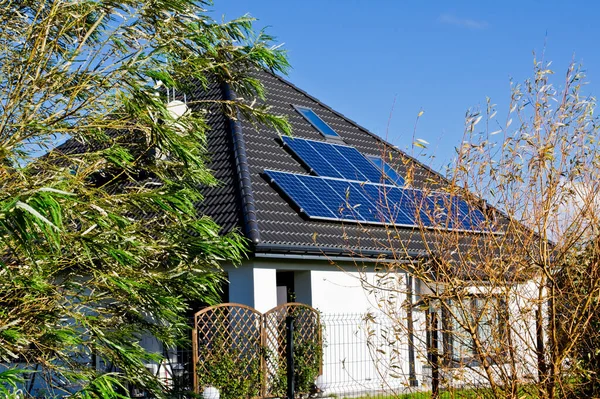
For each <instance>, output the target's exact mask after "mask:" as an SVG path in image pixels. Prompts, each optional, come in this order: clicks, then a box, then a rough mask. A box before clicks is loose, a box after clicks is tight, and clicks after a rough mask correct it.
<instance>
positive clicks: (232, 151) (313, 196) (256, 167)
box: [188, 71, 535, 394]
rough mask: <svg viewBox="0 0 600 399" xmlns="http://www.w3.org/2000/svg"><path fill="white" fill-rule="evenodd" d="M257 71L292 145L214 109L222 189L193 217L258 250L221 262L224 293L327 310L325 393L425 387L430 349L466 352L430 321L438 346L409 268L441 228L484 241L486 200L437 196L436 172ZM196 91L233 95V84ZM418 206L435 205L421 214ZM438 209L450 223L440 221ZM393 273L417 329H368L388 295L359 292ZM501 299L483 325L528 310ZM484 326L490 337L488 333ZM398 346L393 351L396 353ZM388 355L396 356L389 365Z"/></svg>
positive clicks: (247, 300) (421, 287)
mask: <svg viewBox="0 0 600 399" xmlns="http://www.w3.org/2000/svg"><path fill="white" fill-rule="evenodd" d="M258 77H259V78H260V79H261V81H262V83H263V85H264V86H265V90H266V93H267V100H266V102H267V105H268V106H270V107H271V112H273V113H275V114H280V115H285V116H287V117H288V119H289V121H290V123H291V125H292V128H293V137H287V136H286V137H282V136H280V135H279V134H278V133H277V132H276V131H275V130H273V129H269V128H265V127H264V126H256V125H255V124H253V123H251V122H248V121H245V120H243V118H239V119H238V120H235V121H231V120H227V119H226V118H225V117H224V116H223V115H222V114H221V113H219V112H213V114H211V115H210V118H209V124H210V125H211V127H212V130H211V131H210V133H209V138H208V151H209V153H210V156H211V157H212V163H211V164H210V167H211V169H212V170H213V171H214V174H215V176H216V177H217V179H219V181H221V182H222V184H221V185H219V186H217V187H213V188H209V189H207V190H206V191H205V200H204V202H203V203H202V204H201V205H200V208H199V211H200V212H201V213H203V214H208V215H210V216H211V217H212V218H214V220H215V221H216V222H217V223H218V224H220V225H221V226H222V228H223V231H231V230H234V229H238V230H239V231H241V232H242V233H243V234H244V235H245V237H246V238H247V239H248V241H249V243H250V248H251V252H250V254H249V257H248V259H247V260H246V261H244V262H243V264H242V265H240V266H238V267H232V266H227V265H226V266H225V269H226V271H227V273H228V279H229V286H228V287H227V298H224V299H225V300H226V301H228V302H234V303H240V304H244V305H247V306H250V307H253V308H255V309H257V310H258V311H260V312H266V311H267V310H269V309H271V308H274V307H276V306H277V305H280V304H282V303H285V302H288V301H296V302H301V303H305V304H308V305H310V306H312V307H314V308H316V309H318V310H319V311H320V312H322V314H323V320H324V322H325V331H326V333H327V335H328V338H327V339H326V340H327V349H326V352H325V359H324V369H323V375H322V376H321V377H320V379H319V382H318V385H319V387H320V388H321V389H322V390H323V391H325V393H336V394H345V393H352V392H353V393H356V392H373V391H378V390H386V389H396V388H407V387H408V388H410V389H429V388H430V387H431V384H432V371H431V367H430V363H431V362H430V360H431V359H428V355H429V354H430V352H431V351H430V350H429V349H430V348H431V345H435V346H437V347H438V349H439V351H440V352H444V353H445V355H444V356H446V357H447V358H448V359H459V358H460V359H463V358H466V357H468V356H466V355H465V353H466V352H469V348H468V345H466V344H465V343H464V342H463V341H462V340H461V339H460V338H458V336H454V338H453V334H449V333H448V330H449V329H450V327H448V326H447V324H448V323H446V322H444V323H441V322H440V321H438V322H436V324H437V323H440V324H439V328H440V330H441V329H442V324H443V325H444V326H445V327H444V333H443V334H440V336H439V337H437V338H436V339H437V341H435V342H434V343H433V344H432V342H431V340H432V336H431V334H430V332H431V330H432V327H431V319H430V318H429V316H428V315H429V314H431V312H432V310H431V309H428V308H427V307H426V306H425V307H423V306H419V303H421V304H422V303H423V301H422V299H423V297H424V295H425V294H426V293H427V290H428V288H427V287H426V284H422V283H423V282H422V281H420V280H419V278H413V276H412V275H411V274H410V273H409V272H408V271H409V270H410V268H411V266H410V264H411V262H418V261H421V260H426V259H427V258H428V257H429V256H430V255H431V249H430V248H428V247H429V246H430V245H429V244H430V243H431V242H435V241H439V240H440V235H441V234H444V232H443V231H440V230H446V231H456V232H464V233H465V234H464V235H465V236H470V237H472V236H476V235H477V234H478V233H481V232H482V231H483V230H485V229H486V228H487V227H483V226H485V223H486V219H487V217H488V216H489V210H486V209H485V203H484V202H481V201H475V202H474V204H475V205H473V202H470V203H467V202H466V200H465V199H463V198H461V197H460V196H455V197H452V198H450V197H448V196H447V195H446V194H442V193H441V192H442V191H443V189H444V187H445V186H446V185H448V182H447V181H446V180H445V179H444V178H442V177H441V176H440V175H438V174H437V173H435V172H434V171H432V170H430V169H429V168H428V167H426V166H424V165H422V164H421V163H419V162H418V161H417V160H415V159H413V158H411V157H410V156H408V155H407V154H405V153H403V152H402V151H399V150H398V149H397V148H395V147H393V146H392V145H390V144H389V143H386V142H385V141H384V140H382V139H381V138H380V137H378V136H376V135H374V134H372V133H370V132H369V131H368V130H366V129H364V128H362V127H361V126H360V125H358V124H357V123H355V122H353V121H352V120H350V119H349V118H347V117H345V116H344V115H342V114H340V113H339V112H337V111H335V110H333V109H331V108H330V107H328V106H326V105H325V104H323V103H322V102H320V101H319V100H317V99H316V98H314V97H312V96H311V95H310V94H308V93H306V92H304V91H303V90H301V89H300V88H298V87H296V86H294V85H293V84H291V83H290V82H288V81H286V80H284V79H282V78H281V77H279V76H276V75H274V74H271V73H268V72H264V71H261V72H259V73H258ZM196 95H197V96H200V97H202V96H210V97H211V98H220V99H225V100H228V99H230V100H232V99H234V98H235V94H234V93H232V91H231V90H230V89H229V88H228V87H227V85H222V86H217V85H215V86H214V87H213V88H212V89H211V90H210V91H208V92H205V93H200V92H198V93H196ZM212 96H214V97H212ZM188 98H189V97H188ZM382 184H383V185H382ZM421 188H427V190H428V191H420V189H421ZM432 188H433V190H434V191H431V190H432ZM436 190H437V191H436ZM465 195H468V193H466V194H465ZM418 201H422V203H425V202H427V203H428V204H429V205H425V206H424V209H423V208H420V207H419V205H418V204H416V203H417V202H418ZM450 204H451V205H450ZM438 208H439V209H438ZM440 209H441V210H442V211H443V212H442V216H439V215H437V214H436V212H438V211H439V210H440ZM486 212H488V216H486ZM415 214H418V215H415ZM440 225H441V226H443V227H444V228H442V229H440V228H438V227H439V226H440ZM390 226H393V229H392V228H390ZM391 230H393V236H391V235H390V231H391ZM473 242H476V239H466V240H463V239H462V238H461V239H459V240H458V241H457V242H456V245H476V244H473ZM398 245H399V246H401V248H399V247H398ZM386 265H387V266H390V265H393V267H395V268H396V270H399V272H398V273H396V279H395V281H394V282H393V284H394V287H396V288H395V291H394V292H396V294H397V296H396V297H395V298H394V301H395V302H394V303H396V304H397V306H398V309H397V314H402V315H403V316H402V317H398V319H402V320H405V321H406V323H408V326H409V327H408V328H406V327H405V328H404V329H403V330H402V331H401V332H399V331H398V330H394V327H393V326H392V325H390V324H386V323H389V318H388V319H386V320H388V321H387V322H385V321H384V322H382V323H378V324H377V325H376V327H375V324H374V325H373V326H371V327H369V326H366V327H365V322H364V320H365V318H364V317H363V316H364V315H371V316H372V315H375V316H376V315H378V314H383V313H385V312H384V311H382V310H381V303H380V302H381V301H382V300H386V298H381V297H378V295H377V293H376V292H374V290H369V289H368V287H365V285H367V286H368V285H369V284H373V285H377V284H380V283H381V281H380V280H378V278H377V276H378V271H377V270H378V269H379V268H381V267H382V266H383V267H387V266H386ZM524 284H525V285H527V283H526V282H524ZM397 287H401V288H400V289H398V288H397ZM533 288H535V287H533V286H527V289H530V290H533ZM473 290H474V291H473V297H472V303H469V305H468V306H469V308H471V307H472V308H473V309H475V311H476V312H479V313H480V314H481V309H482V306H483V305H482V304H481V297H482V295H483V293H484V291H485V288H484V287H483V288H482V287H473ZM478 298H479V302H477V300H478ZM469 300H471V299H469ZM493 300H494V301H496V299H493ZM497 302H498V303H497V306H498V307H499V308H501V309H506V311H502V312H498V311H496V313H495V314H494V315H492V316H490V318H488V321H487V323H488V326H487V327H486V328H488V330H490V331H491V329H494V328H496V329H499V328H500V327H501V326H500V325H501V324H502V321H503V319H502V317H505V314H508V313H510V312H513V311H517V310H518V309H521V308H522V307H524V305H523V303H522V302H520V300H515V301H512V300H511V301H503V302H500V301H497ZM406 303H408V304H409V306H406ZM387 311H388V312H389V309H387ZM435 312H436V311H433V313H435ZM439 313H440V314H439V316H440V317H439V318H442V316H444V315H442V314H441V313H442V312H441V311H439ZM351 315H362V316H361V317H356V316H351ZM371 316H369V317H371ZM328 317H329V318H328ZM369 317H367V318H369ZM384 319H385V317H384ZM336 320H338V321H339V320H346V321H347V322H341V323H336ZM490 325H491V327H490ZM519 328H520V329H521V331H525V332H527V334H525V333H524V334H522V335H523V336H525V335H531V336H535V334H533V333H532V331H533V330H534V329H535V326H534V325H533V324H532V323H530V322H526V323H525V324H524V325H523V326H521V327H519ZM454 329H455V331H458V330H460V326H455V327H454ZM483 330H485V328H483V327H482V332H481V334H482V335H483V334H486V333H489V331H488V330H485V331H488V332H485V331H483ZM386 335H394V336H395V337H396V340H395V342H394V344H391V343H388V344H385V345H384V346H385V347H387V349H386V351H387V350H388V349H389V351H390V352H388V353H387V357H386V359H375V358H376V357H377V356H378V353H379V352H380V351H381V350H379V351H378V350H377V349H378V348H374V347H373V346H372V342H369V338H371V339H372V338H374V337H378V338H377V339H379V340H380V341H385V338H382V337H384V336H386ZM399 335H400V336H401V337H402V338H401V339H397V338H398V336H399ZM343 337H353V338H352V339H348V338H343ZM344 339H345V340H346V341H348V344H347V347H345V349H344V348H342V345H341V340H344ZM390 342H391V341H390ZM338 344H339V345H338ZM380 344H381V342H380ZM393 345H398V347H397V348H395V349H394V350H392V349H390V348H391V346H393ZM526 346H527V345H525V344H524V345H523V347H526ZM527 347H529V346H527ZM428 348H429V349H428ZM391 352H394V353H396V355H394V356H395V357H396V358H395V359H393V360H390V358H389V354H390V353H391ZM523 359H525V360H523V364H524V366H523V369H527V368H528V367H529V366H531V367H533V365H534V364H535V359H534V357H533V355H532V354H531V353H529V354H527V355H523ZM390 362H392V363H394V364H393V365H392V364H391V363H390ZM386 364H387V367H385V366H383V367H382V365H386ZM470 364H471V365H472V362H471V363H470ZM382 369H386V371H384V372H382ZM475 369H476V370H475V372H473V373H471V374H469V375H467V376H464V375H463V376H462V377H461V378H463V380H464V381H466V382H469V383H477V381H479V380H480V378H479V377H481V375H479V377H478V374H479V373H480V371H481V370H479V369H477V367H475ZM531 369H533V368H531ZM392 374H393V376H392ZM451 378H454V377H451ZM466 382H465V383H466Z"/></svg>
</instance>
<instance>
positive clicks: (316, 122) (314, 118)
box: [296, 107, 339, 137]
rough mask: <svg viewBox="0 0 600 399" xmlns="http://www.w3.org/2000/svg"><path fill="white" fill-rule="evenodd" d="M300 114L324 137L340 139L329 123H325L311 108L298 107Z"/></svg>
mask: <svg viewBox="0 0 600 399" xmlns="http://www.w3.org/2000/svg"><path fill="white" fill-rule="evenodd" d="M296 109H297V110H298V112H300V114H301V115H302V116H303V117H304V118H305V119H306V120H307V121H309V122H310V124H311V125H313V126H314V127H315V128H316V129H317V130H318V131H319V132H321V133H322V134H323V135H324V136H329V137H339V135H338V134H337V133H336V132H335V130H333V129H332V128H331V127H330V126H329V125H328V124H327V123H325V122H324V121H323V120H322V119H321V118H319V116H318V115H317V114H316V113H315V112H314V111H313V110H312V109H310V108H303V107H296Z"/></svg>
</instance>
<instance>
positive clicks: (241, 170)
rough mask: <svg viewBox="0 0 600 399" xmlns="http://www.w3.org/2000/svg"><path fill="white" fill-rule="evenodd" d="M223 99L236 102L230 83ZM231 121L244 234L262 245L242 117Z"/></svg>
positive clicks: (224, 84) (225, 85)
mask: <svg viewBox="0 0 600 399" xmlns="http://www.w3.org/2000/svg"><path fill="white" fill-rule="evenodd" d="M221 91H222V93H223V98H224V99H225V100H226V101H235V94H234V93H233V90H232V89H231V86H230V85H229V84H228V83H222V84H221ZM228 119H229V130H230V132H231V138H232V141H233V153H234V157H235V165H236V169H237V170H236V172H237V178H238V184H239V190H240V196H241V202H242V217H243V221H244V233H245V234H246V237H247V238H248V239H249V240H250V242H251V243H252V244H253V245H258V244H259V243H260V230H259V228H258V221H257V219H256V206H255V205H254V193H253V192H252V180H251V179H250V169H249V167H248V157H247V156H246V142H245V140H244V135H243V133H242V124H241V122H240V120H241V115H240V113H239V111H236V116H235V119H231V118H228Z"/></svg>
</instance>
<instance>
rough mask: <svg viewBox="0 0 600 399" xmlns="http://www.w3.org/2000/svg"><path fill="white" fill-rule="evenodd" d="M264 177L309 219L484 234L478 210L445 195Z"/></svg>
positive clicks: (270, 172)
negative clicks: (479, 232) (481, 232)
mask: <svg viewBox="0 0 600 399" xmlns="http://www.w3.org/2000/svg"><path fill="white" fill-rule="evenodd" d="M296 140H297V139H296ZM265 174H266V175H267V176H268V177H269V179H270V180H271V182H273V183H274V184H275V185H276V186H277V187H279V189H280V190H282V191H283V192H284V193H285V194H286V195H287V196H288V197H289V198H290V200H291V201H293V202H294V203H295V204H296V206H297V207H298V208H299V209H300V210H301V212H303V213H305V214H306V215H307V216H308V217H309V218H314V219H325V220H338V221H352V222H364V223H375V224H394V225H397V226H410V227H415V226H420V225H423V226H425V227H442V228H448V229H454V230H469V231H482V230H485V228H484V227H483V226H484V222H485V217H484V215H483V213H482V212H481V211H480V210H479V209H474V208H472V207H470V206H469V204H468V203H467V202H466V201H464V200H463V199H461V198H459V197H451V196H450V195H449V194H446V193H439V192H435V193H428V194H425V193H424V192H423V191H421V190H417V189H411V188H404V187H398V186H394V185H384V184H375V183H364V182H363V183H361V182H358V181H349V180H344V179H339V178H331V177H322V176H309V175H300V174H295V173H288V172H279V171H274V170H265Z"/></svg>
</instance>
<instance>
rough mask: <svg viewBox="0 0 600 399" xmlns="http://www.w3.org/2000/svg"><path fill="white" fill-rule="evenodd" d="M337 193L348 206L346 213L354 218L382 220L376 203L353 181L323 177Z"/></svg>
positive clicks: (370, 220) (372, 220)
mask: <svg viewBox="0 0 600 399" xmlns="http://www.w3.org/2000/svg"><path fill="white" fill-rule="evenodd" d="M323 180H324V181H327V184H328V185H329V186H330V187H331V188H332V189H333V191H335V192H336V193H338V194H342V195H343V196H344V201H345V203H346V206H347V207H348V208H349V209H348V212H347V214H346V215H350V216H353V217H354V219H357V220H361V221H368V222H384V221H385V219H382V217H381V215H380V212H379V210H378V209H377V207H376V204H375V203H373V202H372V201H371V200H370V199H368V198H365V196H364V195H363V194H362V192H361V191H362V190H361V189H360V187H358V186H359V185H358V184H357V183H355V182H349V181H344V180H335V179H323Z"/></svg>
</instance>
